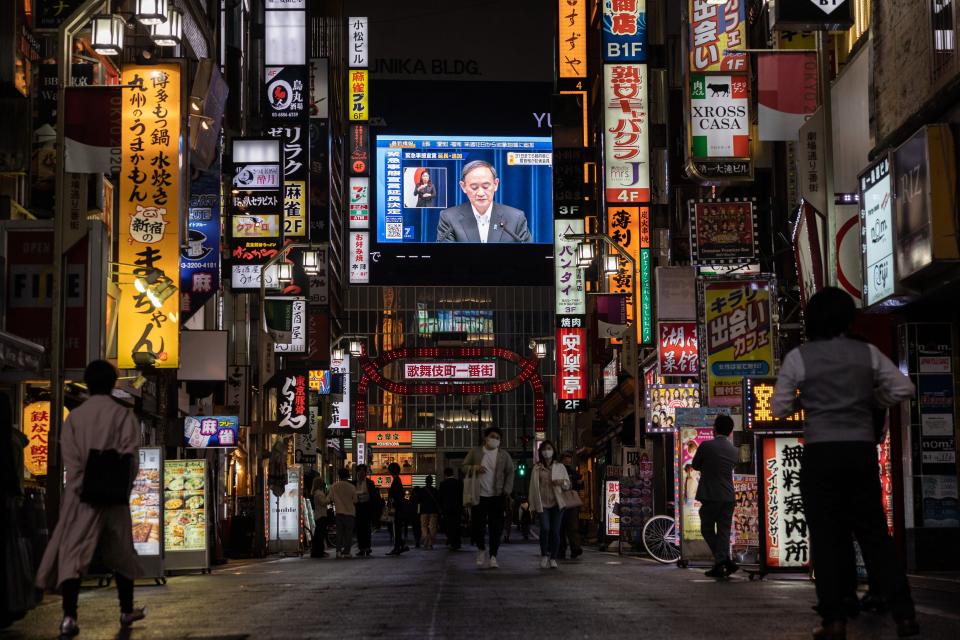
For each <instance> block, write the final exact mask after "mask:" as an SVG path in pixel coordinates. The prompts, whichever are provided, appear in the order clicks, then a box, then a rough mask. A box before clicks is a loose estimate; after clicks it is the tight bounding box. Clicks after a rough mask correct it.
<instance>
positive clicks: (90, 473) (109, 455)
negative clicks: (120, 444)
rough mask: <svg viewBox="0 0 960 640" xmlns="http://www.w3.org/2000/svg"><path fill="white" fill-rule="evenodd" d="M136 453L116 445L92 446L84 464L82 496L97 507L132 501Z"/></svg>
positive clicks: (81, 498)
mask: <svg viewBox="0 0 960 640" xmlns="http://www.w3.org/2000/svg"><path fill="white" fill-rule="evenodd" d="M132 470H133V456H132V455H130V454H129V453H124V454H122V455H121V454H120V453H119V452H118V451H116V450H115V449H106V450H103V451H101V450H100V449H91V450H90V453H89V454H88V455H87V464H86V466H85V467H84V468H83V486H82V487H81V488H80V500H81V501H82V502H86V503H87V504H89V505H92V506H95V507H108V506H112V505H128V504H130V490H131V488H132V487H133V477H132V473H131V471H132Z"/></svg>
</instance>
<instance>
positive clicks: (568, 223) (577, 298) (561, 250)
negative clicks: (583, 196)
mask: <svg viewBox="0 0 960 640" xmlns="http://www.w3.org/2000/svg"><path fill="white" fill-rule="evenodd" d="M553 229H554V244H553V268H554V272H555V275H556V280H555V285H556V296H557V300H556V313H557V315H584V314H586V312H587V300H586V289H585V287H584V283H583V271H582V270H581V269H580V268H579V267H578V266H577V245H578V244H579V241H578V240H567V239H565V237H564V236H567V235H580V234H582V233H583V220H557V221H555V222H554V223H553Z"/></svg>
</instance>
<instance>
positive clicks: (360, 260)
mask: <svg viewBox="0 0 960 640" xmlns="http://www.w3.org/2000/svg"><path fill="white" fill-rule="evenodd" d="M347 250H348V251H349V252H350V274H349V275H350V284H367V283H369V282H370V234H368V233H367V232H366V231H351V232H350V246H349V247H348V248H347Z"/></svg>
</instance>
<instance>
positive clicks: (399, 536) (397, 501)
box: [387, 462, 410, 556]
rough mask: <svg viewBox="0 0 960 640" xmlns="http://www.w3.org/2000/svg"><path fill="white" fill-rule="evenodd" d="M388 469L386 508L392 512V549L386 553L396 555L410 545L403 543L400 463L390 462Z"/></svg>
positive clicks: (407, 548)
mask: <svg viewBox="0 0 960 640" xmlns="http://www.w3.org/2000/svg"><path fill="white" fill-rule="evenodd" d="M388 469H389V470H390V475H391V476H393V482H392V483H391V484H390V491H389V493H388V494H387V509H388V510H389V512H390V513H391V514H393V525H392V526H393V549H392V550H391V551H390V552H389V553H387V555H388V556H398V555H400V554H401V553H403V552H405V551H410V547H408V546H407V545H405V544H404V543H403V510H404V504H405V501H404V497H403V494H404V490H403V480H401V479H400V465H398V464H397V463H396V462H391V463H390V466H389V467H388Z"/></svg>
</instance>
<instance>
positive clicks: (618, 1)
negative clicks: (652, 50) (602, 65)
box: [603, 0, 647, 62]
mask: <svg viewBox="0 0 960 640" xmlns="http://www.w3.org/2000/svg"><path fill="white" fill-rule="evenodd" d="M646 60H647V0H604V1H603V61H604V62H646Z"/></svg>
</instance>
